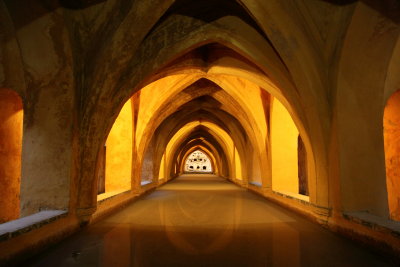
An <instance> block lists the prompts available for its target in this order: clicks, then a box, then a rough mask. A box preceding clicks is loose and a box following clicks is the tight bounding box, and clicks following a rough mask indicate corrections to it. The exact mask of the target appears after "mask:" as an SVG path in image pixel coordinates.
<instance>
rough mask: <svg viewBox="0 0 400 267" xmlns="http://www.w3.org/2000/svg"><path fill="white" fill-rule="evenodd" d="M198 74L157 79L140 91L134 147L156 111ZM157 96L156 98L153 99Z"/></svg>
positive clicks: (137, 144) (196, 77)
mask: <svg viewBox="0 0 400 267" xmlns="http://www.w3.org/2000/svg"><path fill="white" fill-rule="evenodd" d="M198 77H199V74H197V75H196V74H194V75H189V74H177V75H170V76H167V77H165V78H162V79H159V80H157V81H155V82H153V83H151V84H149V85H147V86H145V87H143V88H142V90H140V97H139V111H138V121H137V126H136V146H137V148H138V146H139V144H140V142H141V139H142V138H143V133H144V131H145V129H146V127H148V126H149V122H150V120H151V118H152V117H153V116H154V115H155V114H157V111H158V109H159V108H160V107H161V106H162V104H164V103H165V102H166V101H167V100H168V99H169V98H170V97H173V96H174V95H176V94H177V93H179V92H180V91H182V90H184V89H185V88H186V87H187V86H188V85H190V83H192V82H193V80H196V79H198ZM154 95H157V97H154Z"/></svg>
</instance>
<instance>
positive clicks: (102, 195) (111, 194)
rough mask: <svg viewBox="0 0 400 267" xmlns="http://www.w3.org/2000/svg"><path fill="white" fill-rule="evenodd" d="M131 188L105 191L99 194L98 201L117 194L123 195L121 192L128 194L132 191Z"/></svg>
mask: <svg viewBox="0 0 400 267" xmlns="http://www.w3.org/2000/svg"><path fill="white" fill-rule="evenodd" d="M130 192H131V190H130V189H128V190H126V189H124V190H118V191H111V192H107V193H103V194H100V195H97V202H102V201H105V200H107V199H110V198H113V197H115V196H118V195H121V194H126V193H130Z"/></svg>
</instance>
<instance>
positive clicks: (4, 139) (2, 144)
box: [0, 89, 23, 223]
mask: <svg viewBox="0 0 400 267" xmlns="http://www.w3.org/2000/svg"><path fill="white" fill-rule="evenodd" d="M22 125H23V107H22V100H21V98H20V97H19V95H18V94H17V93H15V92H14V91H12V90H8V89H0V196H1V197H0V223H3V222H7V221H10V220H13V219H17V218H18V217H19V215H20V208H19V203H20V201H19V197H20V183H21V151H22Z"/></svg>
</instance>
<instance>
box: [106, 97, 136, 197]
mask: <svg viewBox="0 0 400 267" xmlns="http://www.w3.org/2000/svg"><path fill="white" fill-rule="evenodd" d="M105 162H106V166H105V192H106V193H110V192H120V191H125V190H129V189H130V188H131V175H132V174H131V173H132V103H131V100H128V101H127V102H126V103H125V104H124V106H123V107H122V109H121V111H120V113H119V115H118V117H117V119H116V120H115V122H114V125H113V127H112V128H111V131H110V133H109V134H108V137H107V141H106V160H105Z"/></svg>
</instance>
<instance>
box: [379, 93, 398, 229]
mask: <svg viewBox="0 0 400 267" xmlns="http://www.w3.org/2000/svg"><path fill="white" fill-rule="evenodd" d="M383 127H384V132H383V133H384V139H385V160H386V179H387V180H386V181H387V189H388V197H389V209H390V217H391V218H392V219H394V220H397V221H400V90H399V91H397V92H396V93H394V94H393V95H392V96H391V97H390V98H389V100H388V102H387V105H386V108H385V114H384V121H383Z"/></svg>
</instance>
